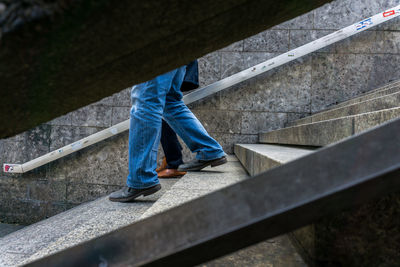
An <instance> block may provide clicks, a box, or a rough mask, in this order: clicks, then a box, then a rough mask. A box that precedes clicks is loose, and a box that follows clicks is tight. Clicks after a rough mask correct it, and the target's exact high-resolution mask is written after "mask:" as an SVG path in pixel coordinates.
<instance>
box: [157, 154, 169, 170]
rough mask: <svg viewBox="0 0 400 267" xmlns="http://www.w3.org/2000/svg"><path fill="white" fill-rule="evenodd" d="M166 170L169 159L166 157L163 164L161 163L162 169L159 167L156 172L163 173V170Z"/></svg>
mask: <svg viewBox="0 0 400 267" xmlns="http://www.w3.org/2000/svg"><path fill="white" fill-rule="evenodd" d="M166 168H167V158H166V157H164V158H163V160H162V163H161V165H160V167H158V168H157V169H156V172H160V171H163V170H165V169H166Z"/></svg>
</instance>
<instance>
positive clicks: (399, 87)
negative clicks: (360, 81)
mask: <svg viewBox="0 0 400 267" xmlns="http://www.w3.org/2000/svg"><path fill="white" fill-rule="evenodd" d="M399 91H400V80H398V81H395V82H393V83H390V84H387V85H385V86H382V87H379V88H377V89H375V90H372V91H369V92H367V93H365V94H363V95H360V96H358V97H355V98H352V99H349V100H347V101H344V102H341V103H339V104H337V105H335V106H333V107H332V108H337V107H344V106H347V105H351V104H355V103H360V102H363V101H366V100H370V99H374V98H377V97H380V96H384V95H389V94H392V93H396V92H399Z"/></svg>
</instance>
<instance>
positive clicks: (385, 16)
mask: <svg viewBox="0 0 400 267" xmlns="http://www.w3.org/2000/svg"><path fill="white" fill-rule="evenodd" d="M394 14H396V11H394V10H390V11H386V12H384V13H383V17H384V18H387V17H390V16H393V15H394Z"/></svg>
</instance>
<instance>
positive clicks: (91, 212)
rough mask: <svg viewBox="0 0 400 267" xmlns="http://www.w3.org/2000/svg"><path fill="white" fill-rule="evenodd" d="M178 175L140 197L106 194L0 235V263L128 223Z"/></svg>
mask: <svg viewBox="0 0 400 267" xmlns="http://www.w3.org/2000/svg"><path fill="white" fill-rule="evenodd" d="M176 181H177V179H171V180H163V181H161V184H162V187H163V188H162V190H160V191H159V192H157V193H156V194H154V195H151V196H148V197H141V201H139V202H134V203H118V202H111V201H109V200H108V196H106V197H101V198H99V199H96V200H94V201H91V202H88V203H84V204H81V205H79V206H77V207H75V208H72V209H70V210H67V211H65V212H62V213H59V214H57V215H55V216H53V217H50V218H48V219H46V220H43V221H40V222H38V223H35V224H32V225H29V226H26V227H25V228H23V229H21V230H19V231H16V232H13V233H11V234H9V235H6V236H4V237H3V238H0V266H15V265H21V264H25V263H27V262H30V261H32V260H35V259H38V258H41V257H43V256H45V255H48V254H49V253H53V252H56V251H59V250H62V249H64V248H67V247H71V246H73V245H76V244H78V243H81V242H84V241H86V240H89V239H92V238H94V237H97V236H99V235H103V234H105V233H108V232H110V231H112V230H115V229H118V228H121V227H123V226H125V225H129V224H131V223H132V222H135V221H137V220H139V219H140V216H141V215H142V214H143V213H144V212H145V211H146V210H147V209H149V208H150V207H151V206H152V205H153V204H154V203H155V202H156V200H157V199H158V198H160V196H161V195H163V194H164V193H165V192H166V191H167V190H168V189H169V188H170V187H171V185H172V184H173V183H175V182H176Z"/></svg>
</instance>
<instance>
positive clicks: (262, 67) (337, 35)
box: [3, 5, 400, 173]
mask: <svg viewBox="0 0 400 267" xmlns="http://www.w3.org/2000/svg"><path fill="white" fill-rule="evenodd" d="M399 15H400V5H398V6H396V7H394V8H391V9H388V10H386V11H384V12H381V13H379V14H376V15H374V16H372V17H370V18H367V19H364V20H362V21H360V22H358V23H355V24H353V25H351V26H348V27H346V28H343V29H341V30H338V31H336V32H334V33H331V34H329V35H327V36H325V37H322V38H320V39H318V40H315V41H312V42H310V43H308V44H305V45H303V46H300V47H298V48H296V49H293V50H291V51H289V52H286V53H283V54H282V55H279V56H277V57H275V58H272V59H269V60H267V61H265V62H262V63H260V64H257V65H255V66H253V67H251V68H248V69H246V70H244V71H241V72H239V73H236V74H234V75H232V76H230V77H227V78H225V79H222V80H220V81H218V82H215V83H213V84H210V85H208V86H205V87H203V88H200V89H197V90H195V91H193V92H192V93H189V94H187V95H185V96H184V98H183V101H184V102H185V104H186V105H187V104H190V103H193V102H195V101H197V100H200V99H202V98H205V97H207V96H209V95H212V94H214V93H217V92H219V91H221V90H224V89H226V88H228V87H231V86H233V85H235V84H238V83H240V82H242V81H245V80H248V79H250V78H253V77H254V76H257V75H259V74H261V73H264V72H267V71H269V70H272V69H274V68H277V67H279V66H281V65H283V64H286V63H288V62H291V61H293V60H295V59H298V58H300V57H303V56H305V55H308V54H310V53H312V52H315V51H317V50H319V49H321V48H324V47H327V46H329V45H331V44H333V43H336V42H338V41H341V40H343V39H346V38H348V37H350V36H353V35H355V34H357V33H359V32H362V31H365V30H367V29H370V28H372V27H374V26H377V25H379V24H381V23H384V22H386V21H389V20H391V19H393V18H395V17H398V16H399ZM129 124H130V120H129V119H128V120H126V121H123V122H121V123H118V124H116V125H114V126H112V127H110V128H107V129H105V130H102V131H100V132H97V133H95V134H93V135H90V136H88V137H86V138H83V139H81V140H79V141H77V142H74V143H72V144H70V145H67V146H64V147H62V148H59V149H57V150H55V151H52V152H50V153H48V154H46V155H43V156H41V157H38V158H36V159H33V160H31V161H28V162H26V163H23V164H9V163H5V164H3V171H4V172H7V173H24V172H27V171H30V170H32V169H35V168H38V167H40V166H42V165H44V164H47V163H49V162H51V161H54V160H56V159H59V158H61V157H64V156H66V155H69V154H71V153H73V152H75V151H78V150H81V149H83V148H85V147H87V146H90V145H92V144H95V143H97V142H100V141H102V140H104V139H107V138H109V137H111V136H114V135H116V134H118V133H121V132H123V131H126V130H128V129H129Z"/></svg>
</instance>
